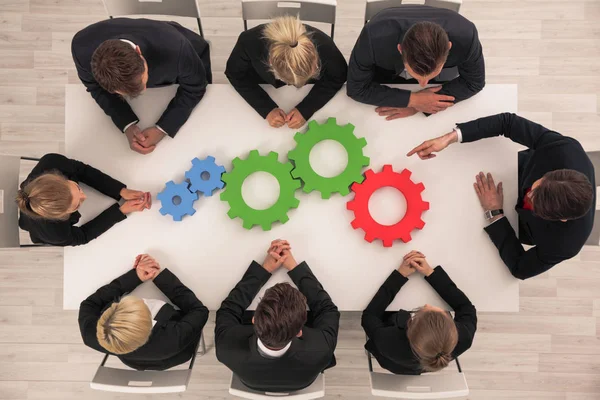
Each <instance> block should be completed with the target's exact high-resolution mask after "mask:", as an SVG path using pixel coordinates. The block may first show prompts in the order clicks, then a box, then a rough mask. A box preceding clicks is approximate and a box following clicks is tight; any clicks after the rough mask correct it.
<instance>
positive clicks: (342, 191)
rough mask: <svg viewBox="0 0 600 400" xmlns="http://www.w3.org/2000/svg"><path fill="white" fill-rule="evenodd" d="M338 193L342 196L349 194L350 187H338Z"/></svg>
mask: <svg viewBox="0 0 600 400" xmlns="http://www.w3.org/2000/svg"><path fill="white" fill-rule="evenodd" d="M339 193H340V194H341V195H342V196H347V195H349V194H350V188H349V187H348V188H341V189H340V191H339Z"/></svg>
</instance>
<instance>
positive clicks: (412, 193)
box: [346, 165, 429, 247]
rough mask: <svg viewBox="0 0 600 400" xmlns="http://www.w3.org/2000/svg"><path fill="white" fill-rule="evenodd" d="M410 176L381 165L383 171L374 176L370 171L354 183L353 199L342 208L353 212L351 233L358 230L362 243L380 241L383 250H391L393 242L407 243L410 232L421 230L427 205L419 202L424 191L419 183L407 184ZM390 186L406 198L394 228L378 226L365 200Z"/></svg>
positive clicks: (421, 200) (409, 173)
mask: <svg viewBox="0 0 600 400" xmlns="http://www.w3.org/2000/svg"><path fill="white" fill-rule="evenodd" d="M410 175H411V172H410V171H409V170H407V169H404V170H403V171H402V172H401V173H398V172H394V170H393V169H392V166H391V165H384V166H383V171H382V172H379V173H377V174H376V173H374V172H373V170H372V169H369V170H368V171H366V172H365V180H364V181H363V182H362V183H354V184H353V185H352V191H353V192H354V199H353V200H351V201H349V202H348V204H347V205H346V208H348V210H352V211H354V217H355V218H354V221H352V227H353V228H354V229H358V228H362V230H364V231H365V240H366V241H367V242H369V243H370V242H372V241H373V240H374V239H381V240H382V241H383V245H384V246H385V247H391V246H392V244H393V243H394V240H395V239H401V240H402V241H403V242H404V243H408V242H409V241H410V240H411V239H412V238H411V237H410V232H411V231H412V230H413V229H423V227H424V226H425V222H423V220H422V219H421V214H422V213H423V211H425V210H429V203H428V202H426V201H423V198H422V197H421V192H422V191H423V190H425V186H424V185H423V183H414V182H413V181H412V180H410ZM386 186H391V187H394V188H396V189H398V190H399V191H400V192H402V194H403V195H404V197H405V198H406V214H405V215H404V217H403V218H402V219H401V220H400V221H399V222H398V223H396V224H394V225H381V224H379V223H377V222H376V221H375V220H374V219H373V217H371V214H370V213H369V199H370V198H371V195H372V194H373V193H374V192H375V191H376V190H377V189H380V188H382V187H386Z"/></svg>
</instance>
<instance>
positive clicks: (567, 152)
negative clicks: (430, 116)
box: [458, 113, 596, 279]
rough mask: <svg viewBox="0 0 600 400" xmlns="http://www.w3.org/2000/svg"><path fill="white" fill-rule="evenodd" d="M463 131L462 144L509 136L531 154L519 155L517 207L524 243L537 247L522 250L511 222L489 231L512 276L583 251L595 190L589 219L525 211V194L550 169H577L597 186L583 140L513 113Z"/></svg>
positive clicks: (496, 224) (539, 270)
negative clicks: (562, 218)
mask: <svg viewBox="0 0 600 400" xmlns="http://www.w3.org/2000/svg"><path fill="white" fill-rule="evenodd" d="M458 127H459V128H460V130H461V132H462V137H463V142H474V141H476V140H479V139H483V138H488V137H493V136H500V135H504V136H506V137H507V138H509V139H511V140H512V141H514V142H517V143H520V144H522V145H524V146H527V147H529V150H526V151H524V152H521V153H519V197H518V202H517V205H516V207H515V209H516V210H517V213H518V215H519V228H520V229H519V230H520V232H519V235H520V237H521V241H522V242H524V243H526V244H533V245H535V247H534V248H532V249H529V250H527V251H525V250H523V246H522V245H521V243H520V242H519V239H518V238H517V235H515V231H514V230H513V228H512V227H511V226H510V223H509V222H508V220H507V219H506V218H502V219H500V220H498V221H496V222H494V223H493V224H491V225H489V226H487V227H486V228H485V231H486V232H487V233H488V235H489V236H490V238H491V239H492V241H493V242H494V244H495V245H496V247H497V248H498V251H499V252H500V257H502V260H503V261H504V263H505V264H506V266H507V267H508V269H510V272H511V273H512V274H513V275H514V276H515V277H516V278H519V279H527V278H531V277H532V276H535V275H538V274H541V273H542V272H545V271H547V270H549V269H550V268H552V267H553V266H554V265H556V264H558V263H559V262H561V261H564V260H567V259H569V258H571V257H574V256H575V255H576V254H577V253H579V250H581V248H582V247H583V245H584V244H585V241H586V240H587V238H588V236H589V235H590V233H591V232H592V226H593V224H594V213H595V208H596V191H595V190H594V202H593V206H592V208H591V209H590V211H589V212H588V213H587V214H586V215H585V216H583V217H582V218H579V219H576V220H571V221H567V222H560V221H547V220H544V219H541V218H539V217H537V216H536V215H535V213H533V212H531V211H529V210H524V209H523V197H524V196H525V191H526V190H527V189H529V188H531V185H532V184H533V182H535V181H536V180H538V179H539V178H541V177H543V176H544V174H546V173H547V172H550V171H554V170H557V169H563V168H566V169H573V170H575V171H579V172H581V173H583V174H584V175H585V176H587V177H588V179H589V180H590V182H591V183H592V186H596V180H595V176H594V166H593V165H592V162H591V161H590V159H589V158H588V156H587V154H586V153H585V150H583V147H581V145H580V144H579V142H578V141H577V140H575V139H573V138H570V137H566V136H562V135H561V134H560V133H557V132H554V131H551V130H549V129H546V128H544V127H543V126H541V125H538V124H536V123H534V122H531V121H529V120H526V119H525V118H521V117H519V116H517V115H515V114H509V113H504V114H498V115H492V116H489V117H485V118H480V119H477V120H475V121H471V122H466V123H463V124H458Z"/></svg>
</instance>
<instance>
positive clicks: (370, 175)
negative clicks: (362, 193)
mask: <svg viewBox="0 0 600 400" xmlns="http://www.w3.org/2000/svg"><path fill="white" fill-rule="evenodd" d="M374 175H375V172H373V170H372V169H368V170H366V171H365V179H369V178H370V177H372V176H374ZM353 186H354V185H353ZM353 190H354V188H353Z"/></svg>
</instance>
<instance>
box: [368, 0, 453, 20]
mask: <svg viewBox="0 0 600 400" xmlns="http://www.w3.org/2000/svg"><path fill="white" fill-rule="evenodd" d="M461 4H462V0H425V5H426V6H431V7H438V8H447V9H448V10H453V11H456V12H458V11H459V10H460V6H461ZM400 5H402V0H367V5H366V8H365V24H366V23H367V22H369V21H370V20H371V18H373V17H374V16H375V14H377V13H378V12H379V11H381V10H385V9H386V8H391V7H398V6H400Z"/></svg>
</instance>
